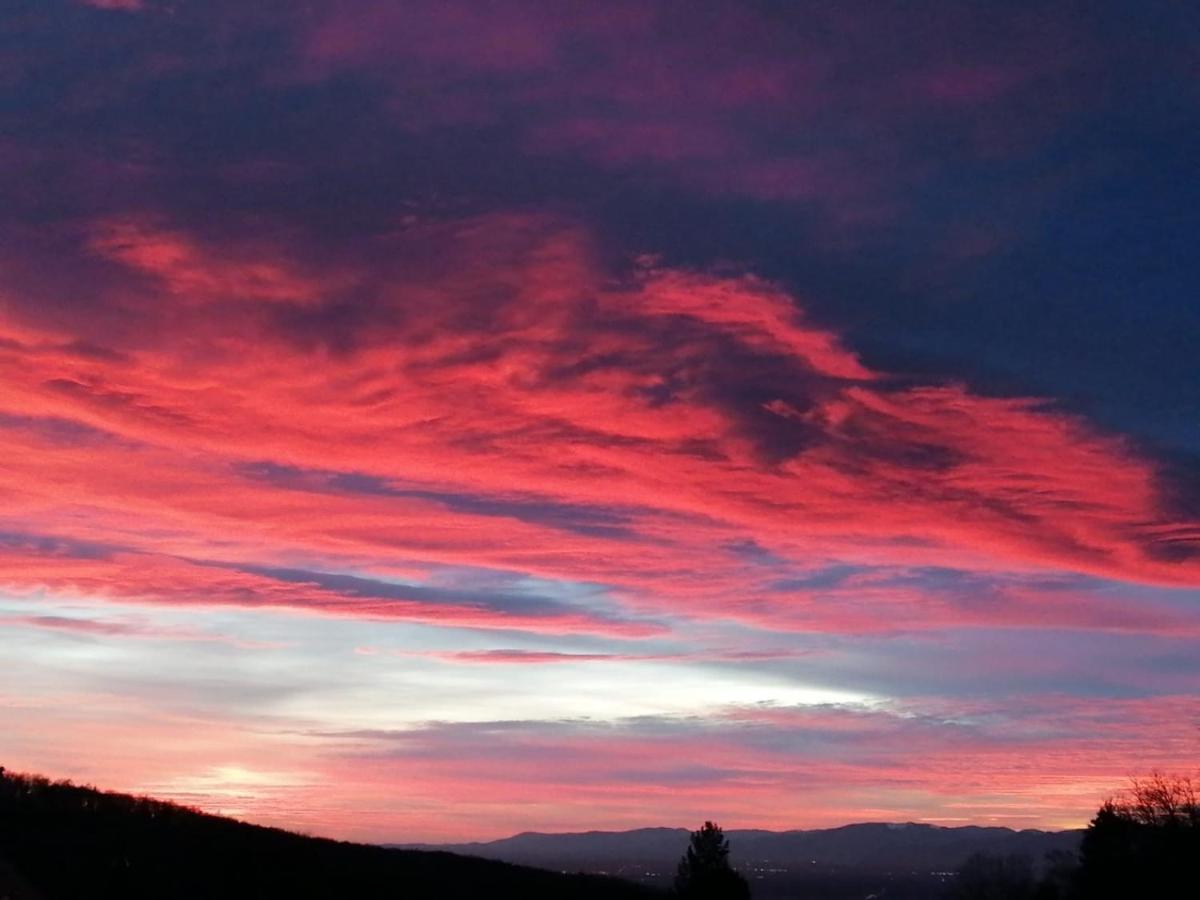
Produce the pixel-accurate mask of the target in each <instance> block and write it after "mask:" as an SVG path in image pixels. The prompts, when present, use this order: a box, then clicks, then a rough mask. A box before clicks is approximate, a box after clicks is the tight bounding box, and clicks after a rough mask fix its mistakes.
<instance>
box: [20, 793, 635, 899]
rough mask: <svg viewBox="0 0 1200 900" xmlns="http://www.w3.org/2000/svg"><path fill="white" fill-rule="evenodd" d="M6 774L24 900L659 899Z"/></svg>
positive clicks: (615, 884) (613, 884) (629, 887)
mask: <svg viewBox="0 0 1200 900" xmlns="http://www.w3.org/2000/svg"><path fill="white" fill-rule="evenodd" d="M2 773H3V770H0V879H3V881H4V883H3V884H0V894H3V893H6V892H7V891H9V890H11V891H12V895H13V896H15V897H20V898H22V900H26V898H27V900H76V898H84V897H87V898H109V897H112V898H118V897H119V898H121V900H136V898H147V900H148V898H155V900H160V898H180V900H190V898H212V900H217V898H221V900H233V898H262V900H267V898H274V897H286V898H289V900H293V898H317V897H321V898H334V897H337V898H342V897H346V898H349V897H353V898H355V900H365V898H375V897H380V898H382V897H388V898H393V897H403V898H405V900H420V898H438V900H450V898H459V897H461V898H472V897H487V898H489V900H491V898H514V900H516V898H522V900H525V898H529V900H536V898H543V897H544V898H551V897H553V898H560V897H572V898H575V897H578V898H584V900H626V898H629V900H633V898H643V900H644V898H647V897H653V896H656V895H655V894H653V893H651V892H650V891H648V889H646V888H643V887H639V886H637V885H633V884H629V883H627V882H622V881H619V880H616V879H610V878H602V877H597V876H588V875H560V874H558V873H555V872H546V871H540V870H538V869H531V868H524V867H521V866H515V865H509V864H507V863H503V862H496V861H492V860H483V859H472V858H470V857H463V856H456V855H454V854H450V853H440V852H420V851H408V850H389V849H385V848H382V847H372V846H366V845H362V844H349V843H342V842H338V841H331V840H324V839H320V838H311V837H304V836H302V835H298V834H293V833H291V832H287V831H282V830H279V829H274V828H262V827H259V826H255V825H248V824H246V823H243V822H237V821H235V820H233V819H226V818H222V817H219V816H211V815H205V814H203V813H199V812H196V811H194V810H190V809H186V808H184V807H180V806H175V805H173V804H168V803H161V802H158V801H154V800H147V799H144V798H136V797H130V796H127V795H124V794H110V793H102V792H100V791H97V790H94V789H91V788H82V787H74V786H71V785H69V784H56V783H51V782H49V781H47V780H46V779H43V778H32V777H27V776H13V775H11V774H8V775H5V774H2ZM4 873H7V874H4Z"/></svg>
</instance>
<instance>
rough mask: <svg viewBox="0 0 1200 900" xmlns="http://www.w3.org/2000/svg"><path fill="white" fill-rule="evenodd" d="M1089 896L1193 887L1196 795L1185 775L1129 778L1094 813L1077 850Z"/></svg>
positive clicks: (1198, 832) (1199, 845) (1198, 840)
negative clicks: (1125, 789)
mask: <svg viewBox="0 0 1200 900" xmlns="http://www.w3.org/2000/svg"><path fill="white" fill-rule="evenodd" d="M1080 856H1081V861H1082V866H1081V869H1080V886H1081V888H1082V890H1081V893H1082V896H1084V897H1087V898H1088V900H1093V898H1094V900H1108V898H1114V900H1115V898H1122V900H1123V898H1126V897H1168V896H1173V895H1175V893H1176V892H1177V891H1178V886H1179V885H1184V884H1191V885H1193V886H1194V885H1195V881H1196V877H1197V861H1198V860H1200V797H1198V796H1197V791H1196V786H1195V785H1194V784H1193V783H1192V781H1191V780H1190V779H1188V778H1170V777H1167V776H1164V775H1160V774H1154V775H1152V776H1151V777H1150V778H1149V779H1146V780H1144V781H1134V782H1133V786H1132V787H1131V788H1130V790H1129V791H1128V792H1126V794H1125V795H1124V796H1122V797H1118V798H1116V799H1114V800H1109V801H1108V802H1107V803H1105V804H1104V805H1103V806H1102V807H1100V811H1099V812H1098V813H1096V817H1095V818H1094V819H1092V822H1091V824H1090V825H1089V826H1088V829H1087V831H1086V832H1085V833H1084V836H1083V844H1082V847H1081V848H1080Z"/></svg>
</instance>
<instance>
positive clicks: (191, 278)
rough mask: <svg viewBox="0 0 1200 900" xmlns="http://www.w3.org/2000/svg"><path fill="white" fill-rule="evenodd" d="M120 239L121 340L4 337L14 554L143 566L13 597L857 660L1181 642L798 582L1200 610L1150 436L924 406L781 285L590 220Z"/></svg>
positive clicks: (1087, 608)
mask: <svg viewBox="0 0 1200 900" xmlns="http://www.w3.org/2000/svg"><path fill="white" fill-rule="evenodd" d="M97 234H98V235H100V236H99V237H98V238H97V239H96V242H95V243H93V247H94V248H95V249H97V250H99V251H101V252H103V253H105V254H106V255H107V256H108V257H109V258H111V259H112V260H113V261H114V262H116V263H118V264H120V265H121V266H122V267H124V269H125V270H126V271H127V277H126V278H125V279H124V280H123V281H121V280H118V281H114V282H110V283H107V285H106V286H105V285H100V286H97V288H96V290H97V293H98V295H99V296H98V297H97V304H98V306H99V309H100V312H98V313H97V314H96V317H95V318H94V319H93V321H94V322H98V323H99V324H98V326H97V327H95V328H91V329H89V330H88V331H87V332H86V333H83V332H80V333H75V332H72V331H71V330H70V328H69V327H67V326H65V325H63V324H61V322H60V323H59V324H51V323H49V322H44V321H42V320H41V316H42V310H41V308H40V307H38V306H36V305H29V306H22V305H21V304H20V303H17V304H15V305H13V306H11V307H10V309H9V311H8V312H7V313H5V315H4V319H3V321H0V334H2V336H3V342H2V343H0V376H2V378H0V412H2V413H3V414H4V415H5V416H7V417H8V418H7V419H6V420H5V422H4V426H5V427H3V428H2V429H0V445H3V447H4V453H5V456H6V458H8V459H10V460H12V461H13V462H12V464H11V465H9V466H7V467H6V468H5V470H4V472H3V474H0V489H2V490H4V491H5V492H6V495H7V497H8V503H7V512H6V517H7V519H8V523H7V525H5V529H6V530H10V531H21V532H26V533H29V532H32V533H38V532H41V533H44V534H52V535H57V536H59V537H62V538H69V539H72V540H76V541H99V542H101V543H105V544H107V545H112V546H114V547H116V548H118V549H121V550H122V551H123V552H127V553H131V554H133V555H131V556H117V557H114V558H113V559H115V560H117V561H116V562H114V561H113V559H109V560H105V561H103V562H102V563H99V562H95V561H89V562H88V563H86V565H83V564H79V565H83V568H84V569H86V570H87V571H88V572H89V573H90V574H87V575H86V577H85V576H83V575H78V576H72V575H69V573H70V572H71V571H73V569H72V567H73V566H76V565H77V563H75V562H73V561H70V560H58V561H54V562H53V563H47V564H46V565H38V564H34V561H33V560H21V565H14V566H9V567H8V575H7V578H6V580H7V581H8V583H10V584H12V585H14V586H18V587H19V586H20V585H22V584H24V585H27V586H30V587H33V586H37V585H42V584H49V585H53V584H59V585H60V586H61V585H64V584H66V583H67V582H65V581H64V579H66V578H68V577H79V578H85V580H84V581H77V582H74V583H73V586H74V587H75V588H76V589H80V585H82V584H86V585H87V586H88V590H89V591H93V592H98V593H104V592H106V591H107V590H120V591H121V592H122V593H123V594H125V595H137V596H144V597H145V596H150V595H151V594H152V593H153V592H154V591H161V592H163V596H165V597H171V598H179V599H182V593H181V592H180V591H178V590H174V589H172V588H171V586H170V584H171V581H172V579H174V578H175V577H176V575H175V574H172V575H171V576H170V577H169V578H165V579H159V580H154V578H153V576H152V575H147V574H145V573H153V572H155V571H165V570H167V569H171V570H172V571H173V567H182V570H185V571H186V572H187V575H186V578H184V579H182V581H181V582H180V583H192V582H194V583H195V584H196V588H195V594H193V595H197V594H203V593H204V592H205V591H207V592H208V593H207V596H210V597H212V598H216V599H215V602H228V600H227V599H226V600H222V599H220V598H229V597H237V596H244V597H247V598H250V599H249V600H247V601H246V602H254V603H259V602H266V603H283V604H289V605H293V604H294V605H298V606H302V607H307V608H312V607H316V608H321V609H327V610H330V611H345V612H348V613H351V614H372V615H373V614H380V615H411V616H415V617H418V618H420V617H422V616H427V617H429V619H430V620H433V619H435V618H438V616H439V615H440V613H439V612H438V611H436V610H431V609H425V608H424V607H422V606H421V605H420V604H416V605H411V604H410V605H405V604H403V603H389V604H387V610H388V611H387V612H383V611H381V609H382V608H381V607H380V606H378V605H375V604H372V603H369V602H365V601H363V600H362V599H361V598H359V599H347V598H346V597H341V596H329V597H326V596H325V593H324V592H322V591H302V590H299V589H298V588H297V587H296V585H294V584H293V585H279V584H274V583H264V582H266V581H270V580H269V579H264V577H263V576H256V577H255V578H249V576H247V575H246V574H245V573H244V572H243V573H242V574H239V575H236V576H234V575H228V574H224V575H219V573H222V572H223V571H224V567H225V566H226V565H227V564H238V565H240V566H243V567H245V566H258V567H260V568H261V567H263V566H268V567H270V566H274V567H283V568H305V567H316V568H318V569H319V568H321V567H322V566H325V567H326V568H327V569H328V570H329V571H358V572H364V573H367V574H368V575H371V574H376V575H380V576H388V575H389V573H393V572H397V571H408V572H411V571H421V570H427V569H429V568H430V567H431V566H444V565H452V566H453V565H459V566H480V565H482V566H487V567H490V568H494V569H499V570H505V571H510V572H519V573H528V574H533V575H538V576H541V577H545V578H551V579H559V580H569V581H575V582H585V583H598V584H602V585H606V586H607V587H608V588H609V589H610V591H611V592H612V596H613V597H614V598H616V599H618V600H621V601H622V602H624V603H627V604H630V605H633V606H636V607H638V608H639V609H641V610H643V611H648V612H651V613H661V612H664V611H670V612H673V613H675V614H682V615H699V616H734V617H739V618H744V619H747V620H749V621H765V622H768V623H770V624H771V625H772V626H774V627H796V628H804V629H817V630H852V631H862V630H892V629H894V628H896V627H897V626H898V625H900V624H901V623H903V625H904V627H906V628H907V627H944V626H946V625H953V624H959V625H971V624H975V625H1009V624H1012V625H1018V624H1027V625H1052V626H1055V627H1065V626H1070V625H1075V626H1080V627H1101V628H1116V629H1137V630H1147V629H1148V630H1159V629H1163V628H1175V627H1179V626H1180V624H1181V621H1183V620H1180V619H1179V617H1178V616H1177V615H1169V614H1167V613H1161V614H1159V613H1154V612H1152V611H1150V610H1148V609H1147V610H1142V611H1138V612H1130V611H1129V610H1127V609H1122V608H1120V606H1119V605H1117V606H1114V605H1113V603H1112V601H1106V602H1103V603H1102V602H1100V601H1099V600H1096V599H1094V598H1089V597H1087V596H1086V595H1085V594H1077V595H1076V597H1075V598H1072V599H1067V598H1066V597H1065V596H1064V595H1063V594H1061V593H1059V594H1044V592H1040V591H1037V590H1036V589H1033V588H1030V589H1014V588H1011V587H1010V588H1006V589H1005V590H1004V591H997V592H993V594H992V595H990V596H989V597H988V598H987V602H986V603H985V604H967V603H963V602H961V601H959V600H956V599H955V598H954V597H953V596H949V595H947V594H946V593H945V592H941V593H931V592H930V591H927V590H923V589H921V588H920V587H919V586H918V587H914V586H911V585H910V586H908V587H903V588H901V587H897V586H896V585H893V584H887V583H876V584H869V583H868V584H855V583H849V584H847V585H845V586H843V587H841V588H836V589H832V588H831V589H825V590H814V589H809V588H802V587H797V588H794V589H781V588H780V587H779V586H778V584H777V583H776V582H778V581H779V580H780V578H781V577H784V578H785V577H786V574H785V573H786V572H789V571H790V572H795V571H801V572H803V571H813V570H815V569H820V568H821V567H822V566H824V565H828V564H830V563H834V562H839V563H849V564H852V565H856V566H866V567H884V568H888V567H891V568H895V567H900V568H901V569H908V568H912V567H921V566H938V567H943V568H946V567H948V568H959V569H968V570H977V571H980V572H983V573H988V572H992V573H1000V572H1005V571H1007V572H1024V573H1032V572H1037V571H1057V572H1068V573H1081V574H1087V575H1094V576H1101V577H1106V578H1113V579H1120V580H1125V581H1139V582H1145V583H1149V584H1159V585H1168V586H1171V585H1176V586H1183V585H1195V584H1197V583H1200V563H1198V562H1197V557H1196V555H1195V552H1194V549H1192V548H1194V545H1195V540H1196V537H1197V533H1198V526H1197V524H1196V523H1194V522H1191V521H1188V520H1184V519H1180V518H1178V517H1176V516H1174V515H1172V514H1171V513H1170V512H1169V511H1168V509H1167V507H1166V505H1165V503H1164V501H1163V498H1162V496H1161V495H1160V486H1161V481H1160V476H1159V473H1158V472H1156V470H1155V467H1154V466H1153V465H1152V464H1151V463H1150V462H1149V461H1147V460H1145V459H1142V458H1140V457H1139V456H1138V455H1137V454H1136V453H1135V452H1134V450H1133V449H1132V448H1131V447H1130V446H1129V445H1128V444H1127V443H1126V442H1124V441H1123V440H1122V439H1121V438H1119V437H1117V436H1112V435H1106V434H1103V433H1101V432H1099V431H1098V430H1096V429H1095V428H1093V427H1091V426H1089V424H1088V423H1087V422H1085V421H1083V420H1081V419H1079V418H1077V417H1074V416H1071V415H1068V414H1066V413H1063V412H1061V411H1058V410H1056V409H1055V408H1054V407H1052V406H1051V405H1049V404H1047V403H1045V402H1042V401H1036V400H1031V399H1022V398H1002V397H985V396H981V395H978V394H975V393H973V392H972V391H971V390H970V389H969V388H968V387H966V386H964V385H957V384H941V385H927V386H919V387H912V386H906V385H903V384H901V383H898V382H896V381H894V380H893V379H891V378H890V377H889V376H888V374H887V373H885V372H879V371H874V370H872V369H870V368H868V367H867V366H865V365H864V364H863V363H862V362H861V361H860V360H859V359H858V358H857V357H856V356H855V355H854V353H853V352H852V351H850V350H849V349H847V348H846V347H845V346H844V345H843V343H842V342H841V341H840V340H839V339H838V337H837V336H836V335H835V334H833V333H832V332H830V331H828V330H826V329H823V328H820V327H818V326H816V325H814V324H812V323H811V322H809V321H807V320H806V319H805V317H804V316H803V313H802V312H801V310H800V308H799V307H798V305H797V304H796V303H795V302H794V300H793V299H792V298H791V297H789V296H788V295H787V294H785V293H784V292H783V291H782V290H781V289H779V288H778V287H776V286H773V285H771V284H768V283H765V282H763V281H761V280H758V279H755V278H752V277H731V276H714V275H709V274H706V273H700V272H687V271H681V270H676V269H667V268H655V267H652V266H640V267H633V268H631V269H627V270H625V271H619V270H613V269H612V268H611V267H610V266H608V265H607V264H604V263H602V262H601V260H602V258H603V257H602V253H601V251H600V249H599V248H597V247H596V246H595V245H594V244H593V242H592V240H591V239H590V237H589V236H588V235H587V234H586V233H585V232H584V231H583V230H581V229H580V228H579V227H578V226H576V225H573V224H570V223H564V222H561V221H558V220H555V219H551V218H545V217H536V216H509V217H488V218H479V219H473V220H464V221H450V222H441V223H429V224H425V225H416V226H412V227H409V228H407V229H406V230H404V231H402V232H400V233H398V234H395V235H392V236H391V237H389V238H388V239H387V240H388V241H389V246H388V251H389V258H380V257H377V256H374V255H366V254H363V255H359V256H357V257H355V256H353V255H349V254H347V253H345V252H343V254H342V255H341V257H339V258H337V259H334V260H332V261H331V262H330V263H329V264H328V266H327V267H325V268H320V267H316V266H315V265H314V264H312V263H309V264H307V265H301V264H300V263H298V262H295V260H299V259H302V258H305V256H306V254H305V253H304V251H303V248H302V247H299V246H297V247H293V248H286V247H284V246H283V244H282V243H280V242H278V241H276V242H274V244H273V249H268V247H269V246H272V245H269V244H268V243H267V242H265V241H264V240H263V239H261V238H256V239H254V240H253V241H247V242H238V241H236V240H234V239H232V238H229V239H225V240H224V241H222V242H221V243H219V244H218V243H214V242H213V241H212V240H211V239H205V238H201V237H198V236H195V235H189V234H187V233H185V232H184V231H182V230H181V229H178V228H176V229H172V230H165V231H163V230H154V229H152V228H151V227H150V226H148V225H146V224H144V223H143V224H139V225H137V226H120V227H118V228H117V229H115V230H114V228H113V226H111V225H105V226H104V227H103V228H102V229H101V230H99V231H98V232H97ZM114 235H119V237H114ZM372 253H374V250H372ZM315 255H316V254H307V256H308V257H309V258H313V257H314V256H315ZM326 271H329V272H334V273H336V274H332V275H327V274H324V273H325V272H326ZM147 275H149V276H151V279H150V280H149V281H147V280H146V277H145V276H147ZM345 285H354V296H355V298H356V299H355V301H354V302H353V303H349V302H347V301H345V300H343V299H342V296H341V288H340V287H339V286H345ZM164 290H165V291H166V292H167V296H168V297H169V298H170V300H169V302H164V293H163V292H164ZM256 299H258V300H262V301H265V302H249V303H247V302H245V301H246V300H251V301H253V300H256ZM130 317H134V319H135V320H136V321H137V322H139V323H140V325H139V327H138V328H137V329H134V330H130V328H129V325H128V322H129V319H130ZM64 429H65V431H64ZM71 429H75V430H74V431H71ZM264 464H269V465H268V467H267V468H265V469H264V468H263V465H264ZM271 466H273V467H274V468H273V469H272V468H270V467H271ZM748 546H749V547H753V548H756V549H754V550H753V551H752V552H750V553H749V555H747V551H746V550H745V549H744V548H746V547H748ZM755 554H759V555H765V556H764V558H769V559H771V560H772V562H771V563H769V564H768V563H764V562H762V561H756V557H755ZM180 558H185V559H189V560H193V561H198V562H211V563H215V564H216V565H215V567H210V568H205V567H204V566H197V565H195V564H194V563H187V564H184V563H180V562H178V561H177V560H178V559H180ZM122 560H123V561H122ZM133 560H136V564H134V563H133V562H131V561H133ZM170 560H176V561H175V562H170ZM297 561H300V564H299V565H297ZM138 569H144V573H143V574H141V575H139V574H138V571H137V570H138ZM74 571H79V570H77V569H76V570H74ZM147 578H150V580H151V584H149V585H145V584H144V583H145V582H146V581H147ZM222 579H231V581H230V582H228V583H226V582H222V583H223V584H224V586H223V587H220V588H219V589H217V590H215V591H214V590H212V589H211V588H212V584H211V583H212V582H213V581H214V580H216V581H222ZM247 579H249V581H252V582H253V583H254V584H253V586H247V584H246V583H245V582H246V580H247ZM118 582H122V583H126V584H129V585H143V586H141V587H138V588H136V589H134V588H131V587H125V588H119V589H118V588H116V587H115V585H116V584H117V583H118ZM202 585H203V586H204V587H202ZM446 615H447V616H448V617H449V618H450V619H461V618H462V617H463V616H466V618H467V619H469V620H470V621H474V622H483V621H485V620H486V621H487V622H491V623H492V624H493V625H496V624H500V623H501V620H503V621H508V622H510V623H512V624H513V627H527V626H528V627H535V628H542V627H551V628H553V627H561V628H563V629H564V630H576V629H577V628H581V629H586V628H588V627H592V626H595V625H596V622H591V623H590V624H589V622H588V621H587V620H586V619H587V617H584V618H583V619H581V620H579V621H577V622H576V621H570V620H568V619H562V618H559V619H551V620H547V622H533V623H530V622H527V621H525V620H524V619H522V618H521V617H516V618H512V617H506V616H505V614H504V613H502V612H495V613H489V614H487V615H484V616H482V618H481V617H480V615H478V614H475V613H462V612H459V611H454V610H450V611H449V612H447V613H446ZM501 627H503V625H501ZM602 627H603V628H608V627H609V626H607V625H603V624H602ZM621 627H622V628H624V626H621ZM630 627H632V628H634V630H636V629H637V627H636V626H630ZM1187 627H1193V626H1191V625H1188V626H1187ZM618 630H620V629H618ZM625 633H629V632H628V630H626V632H625Z"/></svg>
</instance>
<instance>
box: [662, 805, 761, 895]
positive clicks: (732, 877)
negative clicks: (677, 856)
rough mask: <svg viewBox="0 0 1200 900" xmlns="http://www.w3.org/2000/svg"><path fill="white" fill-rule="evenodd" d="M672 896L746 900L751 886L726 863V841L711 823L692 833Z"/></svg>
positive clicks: (727, 851)
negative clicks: (674, 894)
mask: <svg viewBox="0 0 1200 900" xmlns="http://www.w3.org/2000/svg"><path fill="white" fill-rule="evenodd" d="M675 893H676V895H677V896H679V897H681V898H687V900H749V898H750V886H749V885H748V884H747V883H746V879H745V878H743V877H742V876H741V875H740V874H738V872H737V871H735V870H734V868H733V866H731V865H730V864H729V840H728V838H726V837H725V832H724V831H722V830H721V828H720V826H718V825H717V824H715V823H714V822H705V823H704V826H703V827H702V828H701V829H700V830H699V831H693V832H692V837H691V842H690V843H689V845H688V848H687V852H686V853H685V854H684V855H683V859H681V860H680V861H679V871H678V873H677V874H676V875H675Z"/></svg>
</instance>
